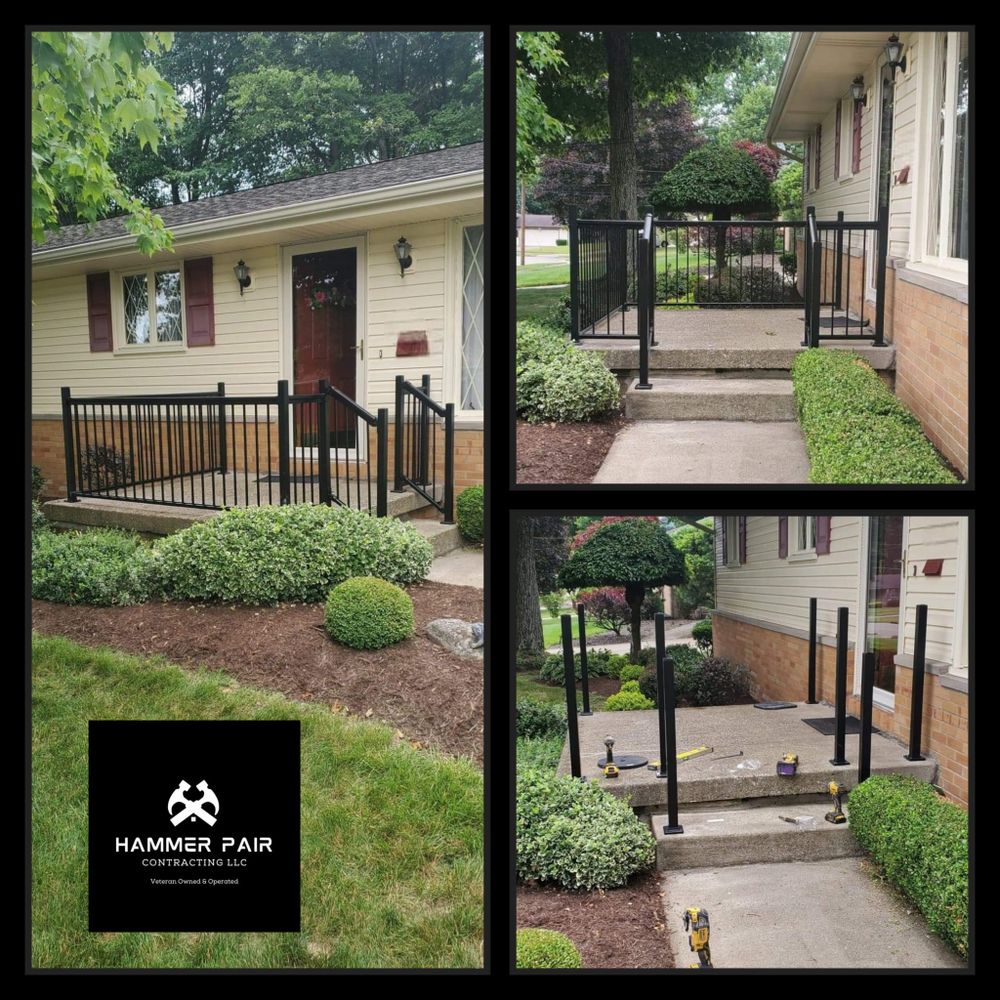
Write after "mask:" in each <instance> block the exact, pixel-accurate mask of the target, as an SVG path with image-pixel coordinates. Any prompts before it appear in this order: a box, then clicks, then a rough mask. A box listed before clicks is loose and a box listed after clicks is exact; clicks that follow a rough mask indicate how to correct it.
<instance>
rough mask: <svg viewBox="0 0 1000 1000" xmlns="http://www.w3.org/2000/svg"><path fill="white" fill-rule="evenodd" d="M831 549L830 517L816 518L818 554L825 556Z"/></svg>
mask: <svg viewBox="0 0 1000 1000" xmlns="http://www.w3.org/2000/svg"><path fill="white" fill-rule="evenodd" d="M829 551H830V518H829V517H817V518H816V555H818V556H825V555H826V554H827V553H828V552H829Z"/></svg>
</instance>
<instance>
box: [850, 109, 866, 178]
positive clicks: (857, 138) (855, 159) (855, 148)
mask: <svg viewBox="0 0 1000 1000" xmlns="http://www.w3.org/2000/svg"><path fill="white" fill-rule="evenodd" d="M863 108H864V105H863V104H862V103H861V102H860V101H855V102H854V122H853V123H852V125H851V143H852V146H851V173H854V174H856V173H857V172H858V171H859V170H860V169H861V112H862V109H863Z"/></svg>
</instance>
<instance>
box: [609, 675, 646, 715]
mask: <svg viewBox="0 0 1000 1000" xmlns="http://www.w3.org/2000/svg"><path fill="white" fill-rule="evenodd" d="M627 683H628V684H630V685H631V684H634V685H635V688H634V689H633V688H631V687H629V688H626V685H625V684H623V685H622V689H621V691H618V692H616V693H615V694H610V695H608V698H607V700H606V701H605V702H604V709H605V711H607V712H635V711H638V710H640V709H643V708H656V702H653V701H650V700H649V698H647V697H646V696H645V695H644V694H643V693H642V692H641V691H640V690H639V682H638V681H628V682H627Z"/></svg>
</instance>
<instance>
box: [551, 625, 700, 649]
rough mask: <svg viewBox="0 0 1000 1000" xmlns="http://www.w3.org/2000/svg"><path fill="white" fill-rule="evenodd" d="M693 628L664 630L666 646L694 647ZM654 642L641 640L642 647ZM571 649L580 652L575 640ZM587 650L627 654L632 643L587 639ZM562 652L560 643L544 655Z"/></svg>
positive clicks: (683, 626)
mask: <svg viewBox="0 0 1000 1000" xmlns="http://www.w3.org/2000/svg"><path fill="white" fill-rule="evenodd" d="M694 626H695V623H694V622H688V623H687V624H686V625H678V626H677V628H667V629H664V632H663V638H664V640H665V644H666V645H667V646H671V645H674V646H676V645H679V644H680V643H683V644H684V645H685V646H695V645H697V643H696V642H695V641H694V639H692V638H691V629H693V628H694ZM654 641H655V640H648V641H647V640H645V638H644V640H643V645H644V646H652V645H653V643H654ZM573 649H575V650H576V651H577V652H578V653H579V652H580V642H579V640H577V639H574V640H573ZM587 649H588V650H591V649H606V650H608V652H610V653H628V652H630V651H631V649H632V643H631V641H630V640H628V639H622V640H618V639H615V640H613V641H604V640H602V639H597V640H596V641H595V640H594V639H590V638H588V639H587ZM561 651H562V643H561V642H557V643H556V644H555V645H554V646H548V647H547V648H546V650H545V652H546V653H559V652H561Z"/></svg>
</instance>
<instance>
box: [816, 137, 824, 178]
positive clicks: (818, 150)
mask: <svg viewBox="0 0 1000 1000" xmlns="http://www.w3.org/2000/svg"><path fill="white" fill-rule="evenodd" d="M822 150H823V126H822V125H817V126H816V187H819V157H820V153H821V152H822Z"/></svg>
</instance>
